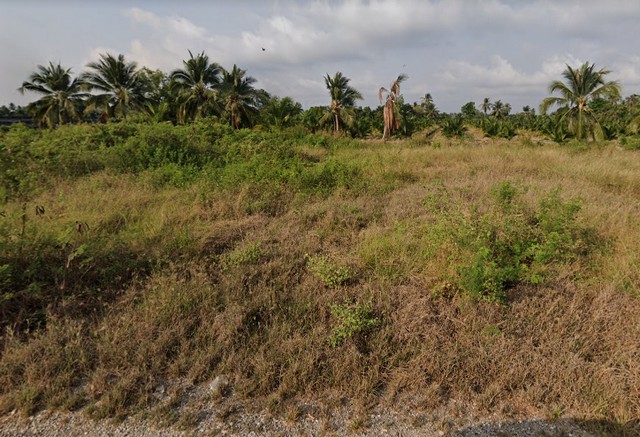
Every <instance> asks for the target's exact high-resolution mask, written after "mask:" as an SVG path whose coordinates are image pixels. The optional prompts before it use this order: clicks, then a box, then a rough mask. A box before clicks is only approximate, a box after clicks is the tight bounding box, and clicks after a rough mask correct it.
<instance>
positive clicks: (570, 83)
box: [540, 62, 621, 140]
mask: <svg viewBox="0 0 640 437" xmlns="http://www.w3.org/2000/svg"><path fill="white" fill-rule="evenodd" d="M609 73H610V71H609V70H605V69H600V70H598V71H596V70H595V64H591V65H589V63H588V62H585V63H584V64H582V65H581V66H580V67H578V68H576V69H573V68H571V67H570V66H569V65H567V69H566V70H565V71H564V72H563V73H562V76H563V77H564V78H565V80H566V83H563V82H561V81H559V80H555V81H553V82H551V84H550V85H549V92H550V93H555V92H559V93H560V97H547V98H545V99H544V100H543V101H542V103H541V104H540V111H541V112H542V113H543V114H545V113H546V112H547V110H548V109H549V108H550V107H551V106H553V105H557V106H558V107H560V110H561V112H562V116H561V120H564V119H565V118H569V129H570V130H571V131H574V132H575V135H576V138H578V139H583V138H584V137H585V136H586V133H587V132H586V131H585V125H590V127H591V134H592V137H593V139H594V140H595V139H598V138H602V128H601V126H600V124H599V122H598V120H597V119H596V117H595V115H594V114H593V112H592V111H591V109H590V108H589V103H590V102H591V101H592V100H593V99H596V98H598V97H606V98H609V99H616V100H617V99H619V98H620V94H621V91H620V85H618V83H617V82H615V81H610V82H605V79H604V77H605V76H606V75H607V74H609ZM574 122H575V123H576V126H575V128H574Z"/></svg>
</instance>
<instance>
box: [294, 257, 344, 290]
mask: <svg viewBox="0 0 640 437" xmlns="http://www.w3.org/2000/svg"><path fill="white" fill-rule="evenodd" d="M305 259H306V261H307V268H308V269H309V271H311V272H312V273H313V274H314V275H316V276H317V277H318V278H319V279H320V280H321V281H322V282H323V283H324V285H326V286H327V287H330V288H336V287H339V286H341V285H344V284H345V283H346V282H347V281H349V280H351V279H353V276H354V272H353V269H351V267H349V266H340V265H336V264H334V263H333V262H332V261H331V259H330V258H329V257H328V256H325V255H305Z"/></svg>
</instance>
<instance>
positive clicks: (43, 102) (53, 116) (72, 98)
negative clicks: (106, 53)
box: [18, 62, 88, 128]
mask: <svg viewBox="0 0 640 437" xmlns="http://www.w3.org/2000/svg"><path fill="white" fill-rule="evenodd" d="M18 90H19V91H20V92H21V93H22V94H24V93H25V92H26V91H31V92H34V93H37V94H40V95H42V97H41V98H40V99H39V100H37V101H35V102H33V103H31V104H29V107H28V110H29V112H31V113H32V114H33V117H34V119H35V121H36V123H38V125H40V126H46V127H49V128H52V127H54V126H56V125H60V124H63V123H67V122H69V121H71V120H77V119H78V118H79V117H80V113H81V112H82V105H83V101H84V99H86V98H87V97H88V93H86V92H85V91H84V90H83V81H82V80H81V79H79V78H75V79H72V78H71V69H70V68H64V67H62V66H61V65H60V64H59V63H58V64H57V65H54V64H53V63H52V62H49V65H48V66H46V67H45V66H42V65H38V71H36V72H34V73H33V74H31V76H29V80H28V81H25V82H22V86H21V87H20V88H18Z"/></svg>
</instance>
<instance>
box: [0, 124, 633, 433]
mask: <svg viewBox="0 0 640 437" xmlns="http://www.w3.org/2000/svg"><path fill="white" fill-rule="evenodd" d="M639 158H640V154H639V152H638V151H629V150H624V149H623V148H621V147H619V145H618V144H616V143H615V142H609V143H603V144H587V145H584V146H582V147H577V146H560V145H557V144H555V143H551V142H547V141H545V140H542V139H539V138H535V137H532V136H531V135H529V134H527V133H521V134H520V135H517V136H515V137H514V138H512V139H511V140H506V139H504V140H498V139H486V138H480V136H479V135H478V134H477V133H476V132H475V131H473V130H472V131H471V132H470V133H469V134H468V135H467V137H466V138H463V139H447V138H444V137H439V136H436V138H435V139H434V138H430V139H429V140H427V139H425V137H424V136H420V135H416V136H415V137H414V138H412V139H407V140H404V141H400V142H387V143H382V142H377V141H363V140H350V139H333V138H329V137H326V136H323V135H309V134H306V133H305V132H303V131H296V130H292V131H285V132H281V133H269V132H258V131H248V130H247V131H232V130H231V129H230V128H228V127H225V126H220V125H216V124H210V123H207V122H206V121H203V122H199V123H196V124H192V125H189V126H183V127H175V126H171V125H163V124H151V125H145V124H128V123H120V124H109V125H100V126H89V125H78V126H68V127H61V128H59V129H57V130H53V131H36V130H30V129H27V128H22V127H14V128H12V129H11V130H9V131H7V132H4V133H0V159H1V161H0V166H2V168H1V170H2V172H1V174H0V178H1V180H2V187H3V190H4V191H3V193H2V197H3V198H4V199H6V200H5V201H4V204H3V205H2V206H1V207H0V210H2V214H1V216H0V287H1V288H0V290H1V294H0V317H1V318H0V320H1V324H2V326H1V328H2V337H1V340H0V342H1V345H0V347H1V349H0V351H1V352H0V353H1V355H0V401H1V402H0V408H1V410H2V411H4V412H6V411H11V410H13V409H16V408H17V409H19V410H21V411H23V412H25V413H33V412H35V411H37V410H39V409H42V408H51V407H52V408H63V409H78V408H82V407H85V408H86V411H87V412H89V413H90V414H92V415H93V416H95V417H122V416H124V415H128V414H133V413H137V412H141V411H146V412H147V413H149V412H150V414H156V415H159V416H162V417H164V418H165V419H167V420H169V422H171V421H172V420H177V418H176V417H174V416H171V415H170V414H169V413H168V412H167V411H164V410H162V408H161V407H160V406H159V405H158V402H157V399H156V397H155V396H154V393H155V392H156V391H157V390H158V387H159V386H167V385H169V386H170V385H171V382H172V381H187V383H188V384H199V383H204V382H207V381H210V380H212V379H213V378H214V377H215V376H217V375H226V376H228V377H229V378H230V379H231V381H232V387H233V390H234V393H235V394H236V395H239V396H242V397H244V398H246V399H251V400H252V401H253V404H254V405H256V408H260V407H267V408H269V409H270V410H271V411H272V412H274V413H275V414H288V415H293V416H294V417H295V411H296V408H297V407H296V406H297V405H299V403H300V402H303V401H322V402H323V403H324V404H325V405H327V406H328V407H331V406H332V405H342V404H343V403H344V402H348V403H349V404H350V405H353V406H354V408H356V409H359V410H362V411H366V410H367V409H370V408H372V407H373V406H375V405H380V404H382V405H388V406H391V407H394V406H399V405H403V404H405V403H406V402H409V401H410V402H411V404H412V405H414V406H415V408H418V409H420V410H424V411H429V410H430V409H433V408H436V407H440V406H444V405H447V404H448V403H449V402H450V401H451V400H459V401H462V402H465V403H468V404H473V405H474V406H475V408H478V409H479V410H480V411H482V412H484V413H486V415H487V416H489V414H494V413H498V414H500V415H503V416H505V417H526V416H530V415H538V416H540V415H542V416H543V417H575V418H581V419H587V420H604V421H607V422H609V423H611V424H613V425H617V426H619V429H620V430H623V429H626V430H628V431H629V432H632V428H633V426H634V423H635V421H636V420H637V419H638V418H639V417H640V299H639V296H640V251H639V250H638V248H639V247H640V159H639ZM214 401H215V400H214ZM292 412H293V413H292Z"/></svg>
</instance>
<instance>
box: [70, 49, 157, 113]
mask: <svg viewBox="0 0 640 437" xmlns="http://www.w3.org/2000/svg"><path fill="white" fill-rule="evenodd" d="M87 67H88V68H89V70H90V71H88V72H85V73H83V74H82V75H81V76H80V77H81V79H82V80H83V81H84V82H86V86H87V87H88V88H89V89H90V90H92V91H97V92H98V94H93V95H92V96H91V97H90V98H89V106H88V107H87V110H93V109H102V110H104V111H106V113H107V114H108V115H109V116H110V117H122V118H126V117H127V114H128V113H129V112H130V111H131V110H132V109H138V108H142V107H143V104H144V101H145V99H144V89H143V83H142V81H141V80H140V78H139V76H138V74H137V64H136V63H135V62H126V61H125V59H124V55H121V54H120V55H118V57H117V58H116V57H114V56H113V55H111V54H109V53H107V54H101V55H100V60H99V61H97V62H90V63H89V64H87Z"/></svg>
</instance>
